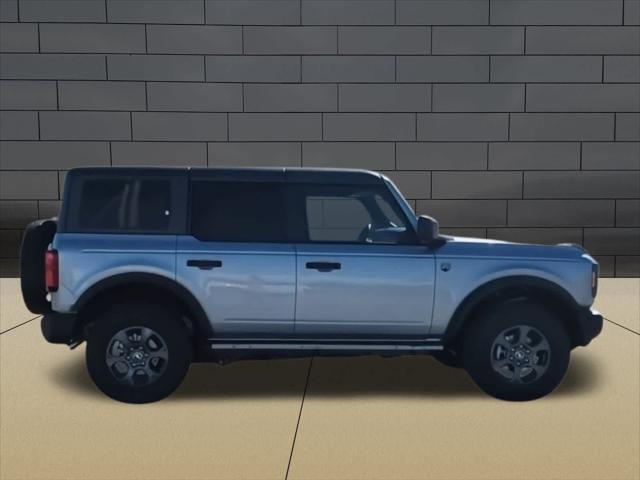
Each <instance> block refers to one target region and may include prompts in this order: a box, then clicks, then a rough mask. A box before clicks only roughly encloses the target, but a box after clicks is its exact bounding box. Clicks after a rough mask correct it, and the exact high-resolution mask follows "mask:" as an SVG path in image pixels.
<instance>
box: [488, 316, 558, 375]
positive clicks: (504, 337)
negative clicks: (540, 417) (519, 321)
mask: <svg viewBox="0 0 640 480" xmlns="http://www.w3.org/2000/svg"><path fill="white" fill-rule="evenodd" d="M550 359H551V346H550V345H549V341H548V340H547V338H546V337H545V336H544V335H543V334H542V332H540V331H539V330H538V329H536V328H533V327H530V326H527V325H516V326H515V327H510V328H508V329H506V330H503V331H502V332H500V334H499V335H498V336H497V337H496V339H495V340H494V342H493V345H492V346H491V366H492V368H493V369H494V370H495V371H496V372H497V373H499V374H500V375H502V376H503V377H505V378H507V379H508V380H509V381H511V382H513V383H525V384H526V383H532V382H535V381H536V380H538V379H539V378H540V377H542V376H543V375H544V374H545V373H546V371H547V369H548V367H549V362H550Z"/></svg>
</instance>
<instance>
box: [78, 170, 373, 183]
mask: <svg viewBox="0 0 640 480" xmlns="http://www.w3.org/2000/svg"><path fill="white" fill-rule="evenodd" d="M100 175H104V176H120V175H126V176H147V175H153V176H157V175H162V176H165V175H166V176H176V175H178V176H182V175H184V176H189V177H190V178H192V179H203V180H204V179H210V180H219V181H253V182H288V183H332V184H359V185H366V184H371V185H373V184H379V183H380V182H381V181H382V175H380V174H379V173H377V172H372V171H370V170H358V169H346V168H300V167H271V168H258V167H211V168H201V167H197V168H196V167H78V168H74V169H71V170H70V171H69V173H68V174H67V178H71V177H75V176H100Z"/></svg>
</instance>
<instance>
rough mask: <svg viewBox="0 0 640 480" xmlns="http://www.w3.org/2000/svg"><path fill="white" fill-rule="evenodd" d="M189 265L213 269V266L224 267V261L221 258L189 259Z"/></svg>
mask: <svg viewBox="0 0 640 480" xmlns="http://www.w3.org/2000/svg"><path fill="white" fill-rule="evenodd" d="M187 267H194V268H199V269H200V270H211V269H212V268H220V267H222V262H221V261H220V260H187Z"/></svg>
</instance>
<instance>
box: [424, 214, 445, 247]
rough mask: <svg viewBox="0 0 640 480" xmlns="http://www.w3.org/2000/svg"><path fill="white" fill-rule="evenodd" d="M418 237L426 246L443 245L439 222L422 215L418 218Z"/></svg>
mask: <svg viewBox="0 0 640 480" xmlns="http://www.w3.org/2000/svg"><path fill="white" fill-rule="evenodd" d="M418 237H420V241H421V242H422V243H424V244H425V245H440V244H441V243H443V239H442V237H441V236H440V225H439V224H438V221H437V220H436V219H435V218H432V217H428V216H427V215H420V216H419V217H418Z"/></svg>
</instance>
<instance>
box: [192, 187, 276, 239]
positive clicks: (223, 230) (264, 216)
mask: <svg viewBox="0 0 640 480" xmlns="http://www.w3.org/2000/svg"><path fill="white" fill-rule="evenodd" d="M191 234H192V235H193V236H194V237H196V238H197V239H199V240H202V241H208V242H269V243H274V242H279V243H284V242H286V238H285V202H284V191H283V186H282V184H281V183H279V182H237V181H213V180H194V181H193V182H192V184H191Z"/></svg>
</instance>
